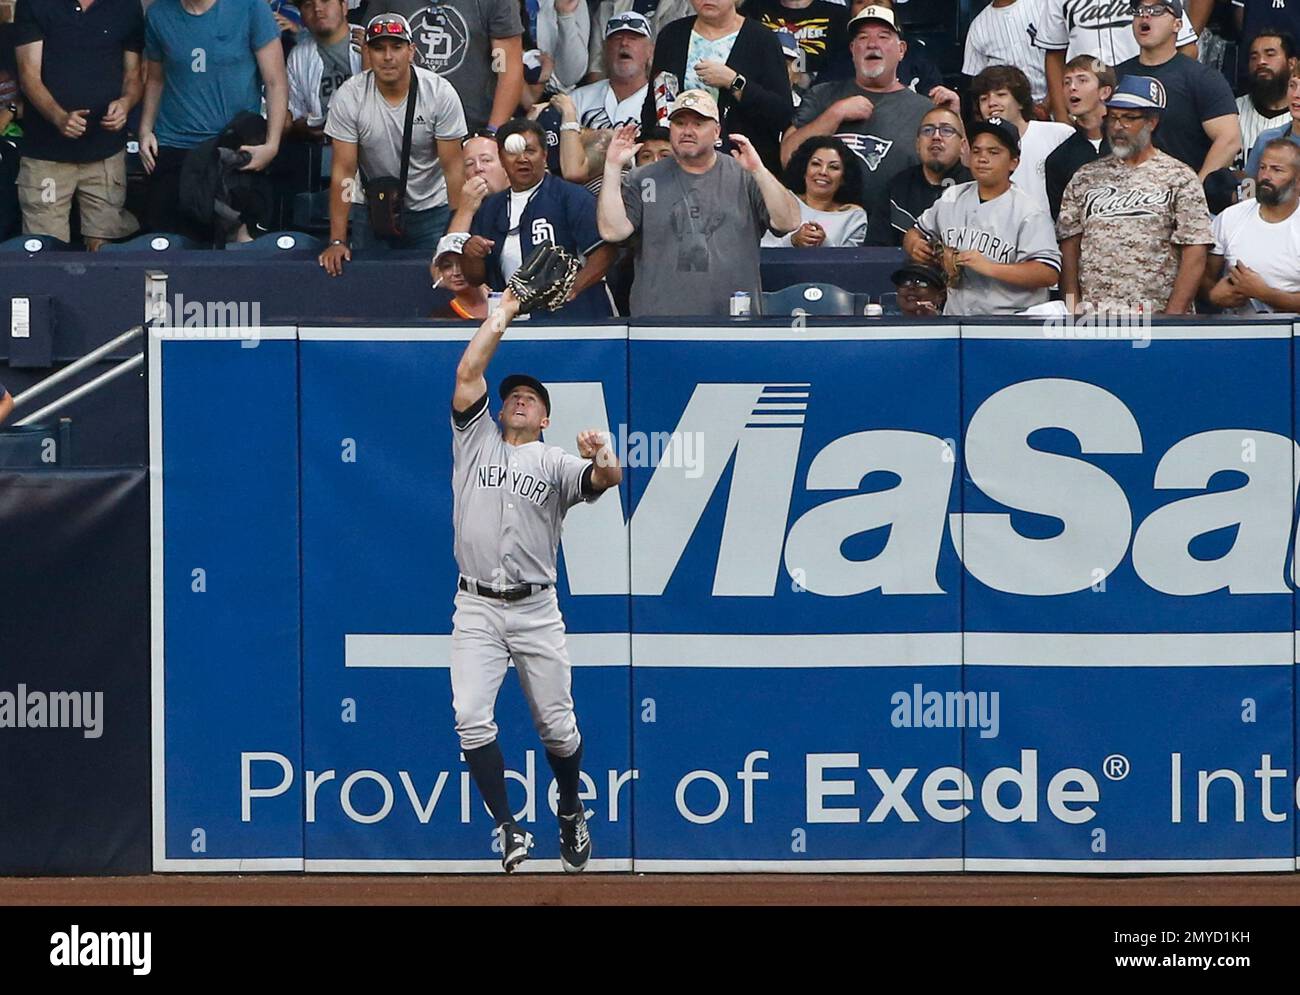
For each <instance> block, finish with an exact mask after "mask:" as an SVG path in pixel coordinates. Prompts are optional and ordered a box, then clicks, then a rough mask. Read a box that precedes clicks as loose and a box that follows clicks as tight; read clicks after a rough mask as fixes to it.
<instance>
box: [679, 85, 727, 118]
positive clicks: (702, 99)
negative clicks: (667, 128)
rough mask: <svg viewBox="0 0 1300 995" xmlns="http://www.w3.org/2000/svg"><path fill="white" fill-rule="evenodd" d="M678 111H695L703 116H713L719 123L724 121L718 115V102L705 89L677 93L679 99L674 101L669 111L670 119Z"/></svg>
mask: <svg viewBox="0 0 1300 995" xmlns="http://www.w3.org/2000/svg"><path fill="white" fill-rule="evenodd" d="M678 111H694V112H695V113H696V114H698V115H700V116H701V117H707V118H712V119H713V120H714V121H717V122H718V123H719V124H721V123H722V118H721V117H720V116H719V115H718V102H717V101H716V100H714V99H713V98H712V97H710V96H709V95H708V93H706V92H705V91H704V90H683V91H682V92H681V93H679V94H677V99H676V100H674V101H673V108H672V110H670V111H669V112H668V120H670V121H671V120H672V118H673V115H674V114H676V113H677V112H678Z"/></svg>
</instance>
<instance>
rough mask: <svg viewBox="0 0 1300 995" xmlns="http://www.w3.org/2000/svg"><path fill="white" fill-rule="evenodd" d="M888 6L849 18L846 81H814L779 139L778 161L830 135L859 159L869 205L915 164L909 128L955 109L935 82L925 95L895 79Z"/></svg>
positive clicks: (897, 47) (896, 48)
mask: <svg viewBox="0 0 1300 995" xmlns="http://www.w3.org/2000/svg"><path fill="white" fill-rule="evenodd" d="M893 18H894V14H893V11H891V10H889V9H888V8H886V7H867V8H865V9H864V10H862V11H861V12H860V13H859V14H858V15H857V16H856V17H854V18H853V19H852V20H851V21H849V36H850V38H851V39H852V41H851V42H850V44H849V51H850V52H851V53H852V55H853V66H854V73H855V75H854V77H853V79H845V80H835V81H833V82H830V83H820V84H818V85H817V86H814V87H813V88H812V89H811V90H809V91H808V92H807V93H806V94H805V95H804V98H803V101H802V102H801V103H800V104H799V106H798V107H797V108H796V109H795V113H794V124H793V125H792V126H791V128H790V130H789V131H787V132H786V134H785V137H784V138H783V139H782V140H781V161H782V162H783V163H786V162H789V161H790V157H791V156H792V155H794V151H795V149H797V148H798V147H799V146H800V145H802V144H803V143H804V142H805V141H807V140H808V139H809V138H813V137H817V136H821V135H834V136H835V137H836V138H839V139H841V140H842V141H843V142H844V143H845V144H846V145H848V147H849V148H851V149H852V150H853V151H854V152H855V153H857V155H858V158H859V159H861V160H862V166H863V168H862V191H861V194H860V196H861V199H860V200H859V201H858V203H860V204H871V203H874V202H875V200H876V198H877V195H878V194H879V193H880V191H882V190H884V189H886V188H887V187H888V185H889V181H890V180H892V179H893V178H894V176H895V174H897V173H900V172H902V171H903V170H904V169H907V168H908V167H909V166H915V165H916V164H917V162H918V161H919V160H918V159H917V157H916V131H917V129H918V128H919V127H920V126H921V118H923V117H924V116H925V115H926V113H927V112H928V111H930V110H931V109H932V108H933V107H935V106H940V105H941V106H948V107H951V108H952V110H953V111H954V112H955V113H958V114H960V113H961V101H960V99H959V98H958V96H957V95H956V94H955V93H953V92H952V91H951V90H949V89H947V88H945V87H942V86H937V87H935V88H934V89H933V90H931V91H930V94H929V96H928V97H923V96H921V95H920V94H918V93H915V92H913V91H912V90H909V89H908V88H907V87H905V86H903V84H902V83H901V82H899V80H898V63H899V62H900V61H901V60H902V58H903V54H904V53H905V52H906V51H907V45H906V43H905V42H904V41H903V40H902V36H901V35H900V33H899V29H898V27H897V26H896V25H895V23H894V19H893Z"/></svg>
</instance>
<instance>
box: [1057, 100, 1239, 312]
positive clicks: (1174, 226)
mask: <svg viewBox="0 0 1300 995" xmlns="http://www.w3.org/2000/svg"><path fill="white" fill-rule="evenodd" d="M1165 100H1166V98H1165V90H1164V87H1163V86H1162V85H1161V84H1160V81H1159V80H1157V79H1153V78H1150V77H1143V76H1126V77H1124V78H1123V79H1121V80H1120V81H1119V86H1118V87H1116V89H1115V93H1114V94H1113V95H1112V96H1111V98H1110V100H1108V101H1107V102H1106V131H1107V134H1108V135H1109V137H1110V145H1111V149H1112V152H1111V154H1110V155H1108V156H1106V157H1105V158H1102V159H1098V160H1097V161H1096V162H1092V163H1088V164H1087V165H1086V166H1082V167H1081V168H1080V169H1079V171H1078V172H1077V173H1075V174H1074V178H1073V179H1072V180H1070V183H1069V185H1068V186H1067V187H1066V188H1065V194H1064V195H1063V196H1062V198H1061V214H1060V217H1059V218H1058V219H1057V223H1056V234H1057V237H1058V238H1059V239H1060V240H1061V262H1062V267H1061V293H1062V294H1063V295H1064V297H1065V302H1066V306H1067V307H1070V308H1071V309H1073V310H1074V311H1075V312H1076V313H1077V312H1080V311H1088V310H1096V311H1102V312H1133V311H1135V310H1137V309H1138V306H1139V305H1141V307H1142V309H1143V310H1149V311H1155V312H1160V313H1163V314H1187V313H1188V312H1190V311H1191V309H1192V303H1193V300H1194V299H1195V296H1196V290H1197V287H1198V285H1199V284H1200V280H1201V274H1202V273H1203V272H1204V270H1205V260H1206V253H1207V251H1208V249H1209V246H1210V245H1211V244H1212V243H1213V242H1214V236H1213V234H1212V233H1211V231H1210V212H1209V209H1208V208H1207V207H1206V203H1205V191H1204V189H1203V188H1202V186H1201V182H1200V181H1199V180H1198V179H1197V178H1196V174H1195V173H1193V172H1192V171H1191V169H1190V168H1189V167H1188V166H1186V165H1184V164H1183V163H1181V162H1179V161H1178V160H1177V159H1175V158H1174V157H1173V156H1171V155H1167V154H1166V153H1164V152H1161V151H1160V150H1159V149H1158V148H1156V147H1155V145H1154V144H1153V143H1152V135H1153V133H1154V132H1155V130H1156V125H1157V123H1158V122H1159V120H1160V115H1161V113H1162V112H1163V111H1164V109H1165Z"/></svg>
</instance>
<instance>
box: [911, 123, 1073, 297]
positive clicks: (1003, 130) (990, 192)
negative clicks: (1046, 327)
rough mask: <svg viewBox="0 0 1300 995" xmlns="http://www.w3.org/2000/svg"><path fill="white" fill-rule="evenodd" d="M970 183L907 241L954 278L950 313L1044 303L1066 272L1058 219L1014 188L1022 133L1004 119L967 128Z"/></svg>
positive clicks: (941, 202)
mask: <svg viewBox="0 0 1300 995" xmlns="http://www.w3.org/2000/svg"><path fill="white" fill-rule="evenodd" d="M967 136H968V137H969V140H970V171H971V174H972V175H973V176H974V177H975V179H974V180H973V181H971V182H970V183H959V184H958V185H957V186H955V187H949V188H948V189H947V190H945V191H944V193H943V196H941V197H940V198H939V199H938V200H936V201H935V202H934V203H933V204H932V205H931V206H930V207H929V208H927V209H926V210H925V211H924V212H922V214H921V216H920V217H919V218H918V219H917V221H916V227H915V228H912V229H911V230H909V231H908V232H907V234H906V235H905V236H903V248H904V249H905V250H906V252H907V253H908V255H910V256H911V257H912V258H913V259H914V260H915V261H916V262H918V263H921V264H923V265H926V266H940V267H943V268H944V269H945V271H946V272H947V275H948V299H947V302H946V303H945V304H944V308H943V313H944V314H947V315H954V314H955V315H967V314H1015V313H1016V312H1017V311H1023V310H1025V309H1026V308H1030V307H1034V306H1036V305H1039V304H1044V303H1046V302H1047V299H1048V292H1047V288H1049V287H1051V286H1052V285H1053V284H1055V283H1056V281H1057V279H1058V278H1059V276H1060V272H1061V250H1060V248H1059V247H1058V246H1057V244H1056V231H1055V229H1054V228H1053V226H1052V218H1051V215H1049V214H1048V213H1047V209H1046V207H1045V206H1043V205H1041V204H1039V202H1038V200H1037V198H1035V197H1034V196H1033V195H1032V194H1029V193H1026V192H1025V191H1024V190H1022V189H1020V188H1019V187H1017V186H1015V185H1014V184H1013V183H1012V182H1011V173H1012V172H1013V171H1014V170H1015V168H1016V164H1017V163H1019V161H1020V133H1019V132H1018V131H1017V130H1016V128H1015V127H1014V126H1013V125H1011V124H1010V123H1007V122H1004V121H1002V120H1001V119H999V118H990V119H989V120H987V121H980V122H977V123H976V124H974V125H972V126H971V127H970V128H969V129H968V130H967Z"/></svg>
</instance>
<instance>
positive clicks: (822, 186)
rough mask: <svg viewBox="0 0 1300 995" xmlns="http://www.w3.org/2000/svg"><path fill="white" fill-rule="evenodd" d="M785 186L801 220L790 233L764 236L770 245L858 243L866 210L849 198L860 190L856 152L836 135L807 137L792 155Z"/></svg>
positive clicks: (864, 228)
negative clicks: (796, 206)
mask: <svg viewBox="0 0 1300 995" xmlns="http://www.w3.org/2000/svg"><path fill="white" fill-rule="evenodd" d="M785 185H786V186H787V187H788V188H789V189H790V190H791V191H792V192H793V193H794V195H795V196H796V197H798V198H799V215H800V220H801V221H802V224H800V225H799V227H798V228H796V229H795V230H794V231H792V232H790V233H789V234H788V235H773V234H771V233H770V232H769V233H768V234H766V235H764V236H763V243H762V244H763V245H764V246H766V247H768V248H780V247H783V246H784V247H794V248H799V249H817V248H835V247H837V246H845V245H861V244H862V241H863V239H864V238H866V235H867V212H866V211H864V210H863V209H862V208H861V207H860V206H859V205H858V204H855V203H853V202H852V201H851V200H850V198H851V197H852V196H853V193H852V191H855V190H861V189H862V166H861V165H860V164H859V160H858V157H857V156H856V155H854V154H853V153H852V152H851V151H849V148H848V146H847V145H845V144H844V143H843V142H842V141H840V140H839V139H838V138H834V137H831V136H817V137H813V138H810V139H808V140H807V141H806V142H804V143H803V144H802V145H800V146H799V148H798V149H796V150H795V153H794V155H792V156H791V157H790V163H789V165H787V166H786V170H785Z"/></svg>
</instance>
